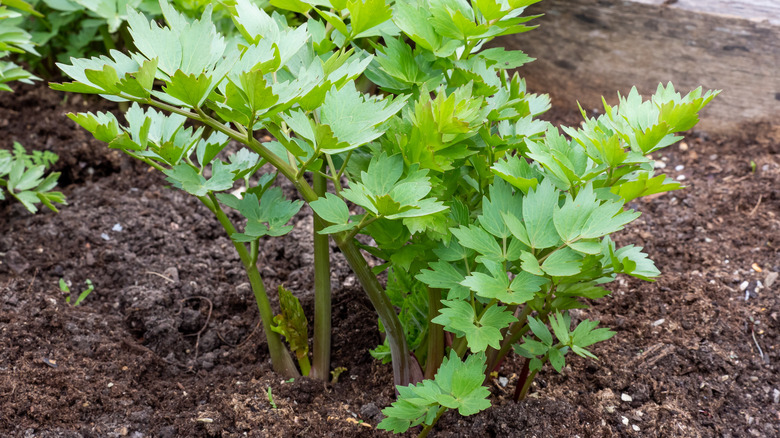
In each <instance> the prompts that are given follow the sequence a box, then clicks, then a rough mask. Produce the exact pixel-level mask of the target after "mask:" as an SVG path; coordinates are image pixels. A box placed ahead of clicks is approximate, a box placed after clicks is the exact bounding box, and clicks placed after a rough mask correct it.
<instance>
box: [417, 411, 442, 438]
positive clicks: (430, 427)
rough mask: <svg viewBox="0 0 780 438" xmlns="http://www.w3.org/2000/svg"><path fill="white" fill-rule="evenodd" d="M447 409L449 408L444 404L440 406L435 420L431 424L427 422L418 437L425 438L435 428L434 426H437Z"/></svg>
mask: <svg viewBox="0 0 780 438" xmlns="http://www.w3.org/2000/svg"><path fill="white" fill-rule="evenodd" d="M446 411H447V408H446V407H444V406H442V407H440V408H439V410H438V411H437V412H436V417H435V418H434V419H433V422H432V423H431V424H427V425H426V426H425V427H424V428H423V430H422V431H421V432H420V434H419V435H417V438H425V437H427V436H428V434H429V433H430V432H431V430H433V426H436V423H438V422H439V418H441V416H442V415H443V414H444V413H445V412H446Z"/></svg>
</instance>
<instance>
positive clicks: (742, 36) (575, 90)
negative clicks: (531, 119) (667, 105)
mask: <svg viewBox="0 0 780 438" xmlns="http://www.w3.org/2000/svg"><path fill="white" fill-rule="evenodd" d="M527 13H528V14H537V13H543V14H545V16H544V17H541V18H538V19H536V20H535V24H538V25H539V28H537V29H535V30H533V31H531V32H527V33H523V34H519V35H513V36H510V37H505V38H504V39H502V40H500V41H498V44H501V45H505V46H507V47H510V48H517V49H520V50H523V51H525V52H526V53H528V54H529V55H530V56H532V57H534V58H537V60H536V61H534V62H533V63H531V64H528V65H527V66H524V67H522V68H521V70H520V73H521V74H522V75H524V76H525V77H526V79H527V81H528V85H529V88H530V89H531V90H533V91H536V92H544V93H549V94H550V95H551V96H552V98H553V102H554V104H556V105H562V106H571V107H575V106H576V102H577V101H580V102H581V103H582V104H583V106H584V107H586V108H600V107H601V96H602V95H603V96H606V97H607V100H608V101H611V102H614V101H615V100H616V99H615V96H616V92H617V91H620V92H621V93H627V92H628V91H629V90H630V89H631V86H632V85H636V86H637V88H638V89H639V91H640V92H642V94H643V95H649V94H651V93H652V92H653V91H655V89H656V87H657V85H658V83H659V82H663V83H666V82H669V81H671V82H672V83H674V85H675V87H677V89H678V90H681V91H687V90H690V89H693V88H696V87H698V86H700V85H701V86H703V87H705V88H709V89H721V90H723V92H722V93H721V95H720V96H719V97H718V98H717V99H716V100H715V101H714V102H713V103H712V104H711V106H710V107H709V108H707V109H706V110H705V112H704V114H703V117H702V122H701V124H700V125H699V129H701V130H705V131H709V132H727V131H732V130H734V129H737V128H738V127H739V126H740V124H742V123H745V122H755V121H761V120H768V121H771V122H774V123H777V124H780V0H678V1H676V2H673V1H669V0H633V1H621V0H544V1H543V2H541V3H539V4H537V5H534V6H532V7H530V8H529V9H528V11H527Z"/></svg>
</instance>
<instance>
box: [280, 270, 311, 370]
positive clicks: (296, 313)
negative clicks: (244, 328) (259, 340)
mask: <svg viewBox="0 0 780 438" xmlns="http://www.w3.org/2000/svg"><path fill="white" fill-rule="evenodd" d="M279 307H280V309H281V311H282V313H281V314H279V315H276V316H275V317H274V323H275V324H276V325H275V326H273V325H272V326H271V330H272V331H274V332H276V333H279V334H281V335H282V336H284V337H285V339H286V340H287V343H288V344H290V350H292V352H293V353H294V354H295V356H296V357H297V358H298V360H301V359H302V358H305V357H307V354H308V353H309V337H308V336H309V335H308V327H309V323H308V321H307V320H306V314H304V313H303V307H302V306H301V302H300V301H299V300H298V297H296V296H295V295H293V293H292V292H291V291H289V290H288V289H285V288H284V286H282V285H279Z"/></svg>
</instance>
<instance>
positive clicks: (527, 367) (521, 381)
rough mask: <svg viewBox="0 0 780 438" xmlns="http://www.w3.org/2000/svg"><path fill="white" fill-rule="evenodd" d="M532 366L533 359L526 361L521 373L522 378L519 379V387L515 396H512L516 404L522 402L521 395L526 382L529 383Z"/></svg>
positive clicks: (517, 386)
mask: <svg viewBox="0 0 780 438" xmlns="http://www.w3.org/2000/svg"><path fill="white" fill-rule="evenodd" d="M530 364H531V359H526V360H525V362H523V369H522V370H521V371H520V377H518V378H517V385H516V386H515V394H514V395H513V396H512V398H513V399H514V400H515V402H518V401H520V395H521V394H522V391H523V387H525V382H527V381H528V372H529V371H530V368H531V367H530Z"/></svg>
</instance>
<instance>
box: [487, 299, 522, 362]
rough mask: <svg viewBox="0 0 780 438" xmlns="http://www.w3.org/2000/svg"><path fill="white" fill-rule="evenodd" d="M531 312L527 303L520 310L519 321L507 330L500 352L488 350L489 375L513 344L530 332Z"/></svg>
mask: <svg viewBox="0 0 780 438" xmlns="http://www.w3.org/2000/svg"><path fill="white" fill-rule="evenodd" d="M530 314H531V306H529V305H528V304H526V305H525V307H523V310H522V312H520V315H519V316H518V317H517V321H516V322H514V323H513V324H512V325H511V326H510V327H509V331H508V332H507V334H506V336H505V337H504V341H503V342H502V344H501V349H500V350H498V352H496V351H495V350H492V351H489V352H488V361H487V364H488V367H487V370H486V371H485V373H486V374H487V375H490V373H492V372H493V371H495V368H496V366H497V365H498V363H499V362H501V360H503V359H504V358H505V357H506V355H507V354H509V350H511V349H512V344H514V343H515V342H517V341H519V340H520V338H522V337H523V335H524V334H526V333H527V332H528V330H529V326H528V315H530Z"/></svg>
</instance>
